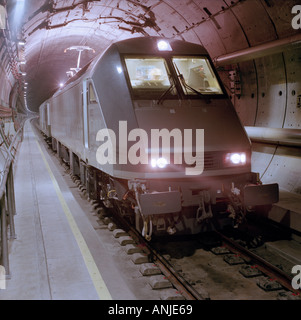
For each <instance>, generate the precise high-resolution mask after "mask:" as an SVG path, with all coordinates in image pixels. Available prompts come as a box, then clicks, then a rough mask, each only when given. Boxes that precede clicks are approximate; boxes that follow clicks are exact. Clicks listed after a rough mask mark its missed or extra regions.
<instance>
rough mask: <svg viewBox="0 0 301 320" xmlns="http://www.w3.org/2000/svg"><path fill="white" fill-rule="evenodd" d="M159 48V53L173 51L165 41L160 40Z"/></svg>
mask: <svg viewBox="0 0 301 320" xmlns="http://www.w3.org/2000/svg"><path fill="white" fill-rule="evenodd" d="M157 47H158V50H159V51H172V48H171V46H170V44H169V42H167V41H165V40H159V41H158V42H157Z"/></svg>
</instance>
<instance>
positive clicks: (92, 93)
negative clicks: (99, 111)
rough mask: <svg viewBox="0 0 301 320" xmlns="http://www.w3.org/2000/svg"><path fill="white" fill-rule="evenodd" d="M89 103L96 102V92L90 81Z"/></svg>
mask: <svg viewBox="0 0 301 320" xmlns="http://www.w3.org/2000/svg"><path fill="white" fill-rule="evenodd" d="M89 103H97V100H96V94H95V91H94V88H93V85H92V83H90V84H89Z"/></svg>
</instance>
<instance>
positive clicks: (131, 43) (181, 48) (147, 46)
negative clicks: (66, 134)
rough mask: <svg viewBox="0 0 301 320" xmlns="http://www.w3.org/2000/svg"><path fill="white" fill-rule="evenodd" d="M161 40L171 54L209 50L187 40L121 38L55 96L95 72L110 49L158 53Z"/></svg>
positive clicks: (121, 51)
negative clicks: (167, 45) (169, 49)
mask: <svg viewBox="0 0 301 320" xmlns="http://www.w3.org/2000/svg"><path fill="white" fill-rule="evenodd" d="M160 40H164V41H167V42H168V43H169V45H170V47H171V51H167V53H169V54H176V55H182V54H183V55H184V54H185V55H187V54H189V55H207V54H208V52H207V50H206V49H205V48H204V47H203V46H201V45H200V44H195V43H192V42H186V41H183V40H177V39H167V38H163V37H136V38H130V39H126V40H121V41H118V42H114V43H112V44H111V45H110V46H108V48H107V49H106V50H105V51H104V52H102V53H100V54H99V55H98V56H96V57H95V58H93V59H92V60H91V61H90V62H89V63H87V64H86V65H85V66H84V67H83V68H82V69H81V70H80V71H79V72H78V73H77V74H76V75H74V77H72V78H70V79H69V80H68V81H67V82H66V83H65V85H64V88H62V89H59V90H57V91H56V92H55V93H54V94H53V96H56V95H57V94H59V93H60V92H61V91H62V90H64V89H65V88H66V87H67V86H69V85H70V84H73V83H75V82H76V81H77V80H79V79H80V78H81V77H82V76H83V75H85V76H88V77H91V76H92V75H93V73H94V72H95V68H97V65H98V62H99V60H100V59H101V58H102V56H104V55H105V54H106V52H107V51H108V50H110V49H114V48H115V49H116V51H118V52H119V53H121V54H137V55H139V54H141V55H147V54H156V53H159V52H160V53H161V54H162V51H159V50H158V46H157V43H158V41H160Z"/></svg>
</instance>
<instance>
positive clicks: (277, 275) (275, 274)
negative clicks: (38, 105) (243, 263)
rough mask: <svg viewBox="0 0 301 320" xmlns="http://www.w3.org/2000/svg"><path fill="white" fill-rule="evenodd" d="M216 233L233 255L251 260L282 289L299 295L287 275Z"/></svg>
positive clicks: (298, 291) (299, 291) (300, 292)
mask: <svg viewBox="0 0 301 320" xmlns="http://www.w3.org/2000/svg"><path fill="white" fill-rule="evenodd" d="M216 233H217V234H218V235H219V236H220V237H221V239H222V241H223V242H224V245H225V246H226V247H227V248H228V249H229V250H230V251H231V252H235V253H239V254H240V255H241V256H242V257H245V258H247V259H251V261H252V263H254V264H255V265H256V266H257V268H258V269H259V270H260V271H262V272H263V273H264V274H266V275H268V276H269V277H270V278H271V279H275V280H276V281H277V282H279V283H280V284H281V285H282V286H283V287H285V288H286V289H288V290H289V291H292V292H293V293H295V294H297V295H300V294H301V290H295V289H293V287H292V278H291V277H289V275H288V274H286V273H285V272H283V271H282V270H280V269H279V268H277V267H276V266H274V265H273V264H271V263H270V262H268V261H266V260H265V259H263V258H262V257H260V256H258V255H257V254H255V253H254V252H251V251H249V250H248V249H246V248H244V247H243V246H241V245H240V244H238V243H237V242H235V241H234V240H232V239H230V238H228V237H226V236H225V235H223V234H222V233H220V232H218V231H216Z"/></svg>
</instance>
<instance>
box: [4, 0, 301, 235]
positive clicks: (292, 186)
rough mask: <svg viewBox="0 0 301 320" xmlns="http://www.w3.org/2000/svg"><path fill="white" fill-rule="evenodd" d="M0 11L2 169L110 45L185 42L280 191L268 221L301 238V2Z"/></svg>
mask: <svg viewBox="0 0 301 320" xmlns="http://www.w3.org/2000/svg"><path fill="white" fill-rule="evenodd" d="M0 14H1V17H0V66H1V69H0V83H1V87H0V106H1V109H0V117H1V121H2V127H3V128H2V132H1V133H2V135H1V137H2V138H1V139H2V140H1V141H2V143H1V152H2V155H1V171H3V172H4V171H5V166H6V163H7V150H9V151H11V150H13V148H12V149H10V147H9V142H11V141H13V140H14V137H15V135H16V133H17V132H18V130H19V128H21V127H22V126H23V124H24V121H25V120H26V119H28V118H31V117H34V116H36V115H37V114H38V111H39V106H40V105H41V104H42V103H43V102H44V101H45V100H46V99H48V98H50V97H51V96H52V95H53V93H54V92H55V91H56V90H58V89H59V87H60V86H63V85H64V84H65V83H66V82H67V81H68V79H70V77H72V76H73V75H75V74H76V73H77V72H78V71H79V70H80V69H81V68H82V67H84V66H85V65H86V64H87V63H88V62H89V61H90V60H91V59H93V58H94V57H96V56H97V55H98V54H100V53H101V52H103V51H105V50H106V49H107V47H108V46H109V45H110V44H112V43H114V42H116V41H120V40H125V39H129V38H134V37H141V36H142V37H150V36H160V37H163V38H166V39H179V40H184V41H187V42H192V43H195V44H201V45H203V46H204V47H205V48H206V50H207V51H208V52H209V55H210V57H211V59H212V61H213V64H214V66H215V67H216V69H217V71H218V74H219V76H220V78H221V80H222V82H223V85H224V87H225V88H226V91H227V94H228V96H229V97H230V99H231V101H232V103H233V105H234V108H235V110H236V112H237V114H238V116H239V119H240V121H241V123H242V124H243V126H244V127H245V129H246V132H247V134H248V135H249V138H250V139H251V142H252V171H254V172H258V173H259V177H260V179H261V181H262V182H263V183H267V184H268V183H278V185H279V191H280V193H279V201H278V202H277V203H275V204H273V206H272V207H271V208H270V210H269V212H268V218H269V219H271V220H273V221H275V222H277V223H281V224H283V225H285V226H286V227H289V228H292V229H294V230H295V231H296V232H297V233H298V232H301V152H300V147H301V139H300V137H301V127H300V126H301V72H300V70H301V68H300V67H301V31H300V29H301V4H300V2H299V1H297V0H285V1H284V0H233V1H230V0H214V1H209V0H183V1H169V0H161V1H158V0H129V1H123V0H121V1H120V0H101V1H92V0H51V1H48V0H10V1H6V0H0ZM112 85H113V84H112ZM16 139H18V138H16ZM22 143H24V142H20V145H22ZM4 147H6V149H3V148H4ZM2 149H3V150H2ZM31 167H32V166H31ZM4 178H5V179H6V176H5V177H4ZM8 179H9V175H8ZM2 183H3V180H2ZM4 183H5V181H4ZM15 188H18V186H17V185H15ZM2 189H3V188H2Z"/></svg>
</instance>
